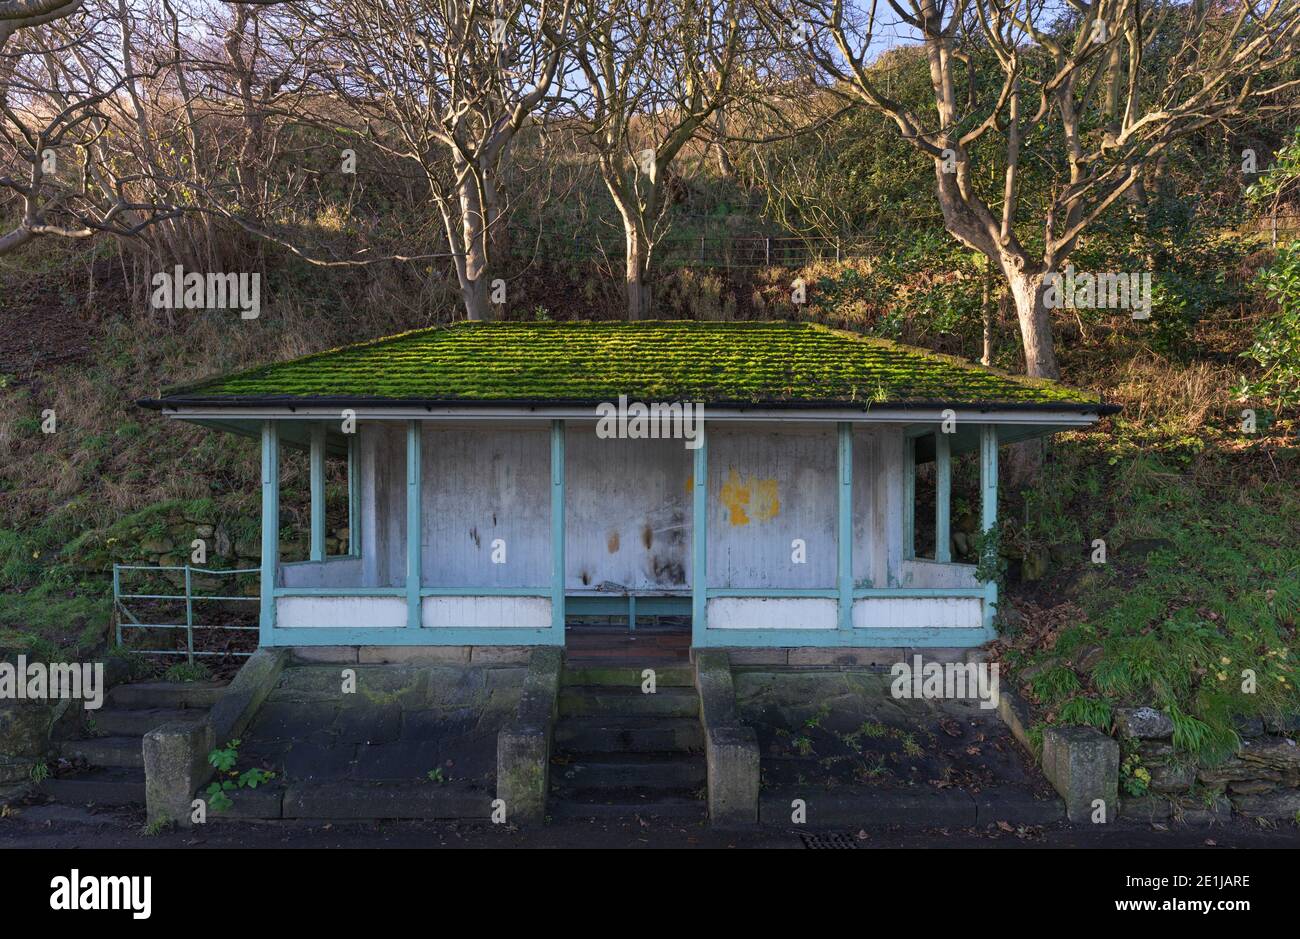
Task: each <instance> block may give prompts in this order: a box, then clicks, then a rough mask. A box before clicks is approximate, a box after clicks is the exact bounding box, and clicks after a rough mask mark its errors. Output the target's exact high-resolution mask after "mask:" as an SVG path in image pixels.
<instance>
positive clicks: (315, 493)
mask: <svg viewBox="0 0 1300 939" xmlns="http://www.w3.org/2000/svg"><path fill="white" fill-rule="evenodd" d="M310 435H311V446H310V449H309V451H308V457H307V459H308V467H309V472H308V477H309V479H310V489H311V537H310V540H309V541H308V545H309V550H308V554H307V558H308V560H311V561H323V560H325V425H324V424H321V423H319V422H318V423H315V424H312V425H311V430H310Z"/></svg>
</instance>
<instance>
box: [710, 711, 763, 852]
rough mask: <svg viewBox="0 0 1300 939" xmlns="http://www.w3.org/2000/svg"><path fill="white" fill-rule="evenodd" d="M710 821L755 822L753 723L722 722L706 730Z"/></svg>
mask: <svg viewBox="0 0 1300 939" xmlns="http://www.w3.org/2000/svg"><path fill="white" fill-rule="evenodd" d="M704 752H705V763H706V766H707V769H708V781H709V821H710V822H711V823H712V824H713V825H715V826H717V827H719V828H738V827H746V826H750V825H754V824H756V823H757V822H758V783H759V771H758V766H759V757H758V739H757V737H756V736H755V734H754V729H753V728H752V727H745V726H743V725H741V724H724V725H722V726H721V727H713V728H710V729H709V730H708V734H707V737H706V739H705V745H704Z"/></svg>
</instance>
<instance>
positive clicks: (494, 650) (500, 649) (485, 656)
mask: <svg viewBox="0 0 1300 939" xmlns="http://www.w3.org/2000/svg"><path fill="white" fill-rule="evenodd" d="M532 651H533V647H532V646H473V647H472V648H471V649H470V654H469V660H470V662H471V663H472V664H474V665H527V664H528V661H529V658H530V657H531V656H532Z"/></svg>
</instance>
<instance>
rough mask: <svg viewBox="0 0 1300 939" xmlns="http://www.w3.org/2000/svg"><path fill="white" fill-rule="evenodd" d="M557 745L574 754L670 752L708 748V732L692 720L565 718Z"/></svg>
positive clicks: (558, 727) (557, 733)
mask: <svg viewBox="0 0 1300 939" xmlns="http://www.w3.org/2000/svg"><path fill="white" fill-rule="evenodd" d="M555 746H556V748H557V749H558V750H560V751H565V752H570V753H667V752H672V751H696V750H702V749H704V732H703V730H702V729H701V728H700V722H699V720H698V719H695V718H691V717H623V718H615V717H565V718H562V719H561V720H560V721H559V722H558V723H557V724H556V725H555Z"/></svg>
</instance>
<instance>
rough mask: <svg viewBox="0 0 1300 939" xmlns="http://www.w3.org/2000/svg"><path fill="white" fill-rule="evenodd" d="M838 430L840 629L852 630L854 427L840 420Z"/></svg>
mask: <svg viewBox="0 0 1300 939" xmlns="http://www.w3.org/2000/svg"><path fill="white" fill-rule="evenodd" d="M838 431H839V443H840V445H839V458H838V462H839V471H840V487H839V505H838V509H839V544H838V547H839V581H840V598H839V613H840V619H839V628H840V629H852V628H853V425H852V424H850V423H849V422H848V421H840V423H839V426H838Z"/></svg>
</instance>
